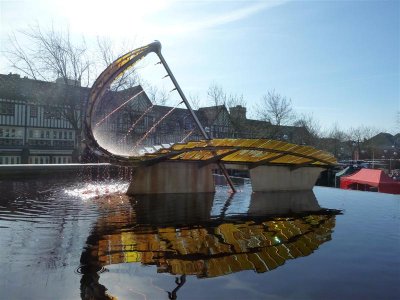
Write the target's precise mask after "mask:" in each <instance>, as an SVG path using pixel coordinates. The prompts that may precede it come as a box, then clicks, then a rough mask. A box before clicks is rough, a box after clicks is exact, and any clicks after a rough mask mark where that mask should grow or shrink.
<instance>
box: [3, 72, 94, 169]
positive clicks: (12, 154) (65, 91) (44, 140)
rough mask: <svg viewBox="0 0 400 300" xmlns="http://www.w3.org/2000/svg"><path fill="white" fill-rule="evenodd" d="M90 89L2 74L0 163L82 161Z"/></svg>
mask: <svg viewBox="0 0 400 300" xmlns="http://www.w3.org/2000/svg"><path fill="white" fill-rule="evenodd" d="M88 93H89V89H88V88H83V87H80V86H79V85H66V84H65V83H64V82H62V81H57V82H45V81H39V80H32V79H28V78H20V76H19V75H17V74H11V73H10V74H9V75H3V74H0V164H20V163H31V164H45V163H71V162H77V161H78V140H79V139H80V128H81V124H82V121H81V118H82V113H81V112H82V107H83V104H84V101H85V99H86V98H87V95H88Z"/></svg>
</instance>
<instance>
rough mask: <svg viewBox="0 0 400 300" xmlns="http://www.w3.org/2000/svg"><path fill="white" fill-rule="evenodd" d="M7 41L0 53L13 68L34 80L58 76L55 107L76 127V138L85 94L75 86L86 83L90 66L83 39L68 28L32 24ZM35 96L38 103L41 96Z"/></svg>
mask: <svg viewBox="0 0 400 300" xmlns="http://www.w3.org/2000/svg"><path fill="white" fill-rule="evenodd" d="M8 45H9V47H8V49H6V50H5V51H3V55H4V57H5V58H6V59H7V60H8V61H9V63H10V65H11V67H12V68H13V69H14V70H16V71H18V72H19V73H22V74H23V75H25V76H27V77H30V78H33V79H36V80H45V81H55V80H57V83H58V85H57V87H56V88H55V89H54V90H53V91H52V93H53V95H50V96H53V99H56V101H57V103H54V105H55V106H54V109H55V110H59V113H60V114H61V116H63V117H64V118H65V119H66V120H67V121H68V122H69V123H70V124H71V126H72V127H73V128H74V129H75V130H76V132H77V141H78V142H79V141H80V129H81V128H80V127H81V124H82V122H81V118H82V112H83V105H84V100H86V96H87V95H83V94H82V93H80V92H79V91H78V90H79V87H80V86H88V85H89V82H90V81H91V78H90V75H91V73H90V68H91V66H92V62H91V60H90V59H89V55H88V48H87V46H86V42H85V40H84V39H83V38H82V39H81V40H80V41H73V39H72V37H71V35H70V32H69V30H68V29H67V30H65V31H62V30H59V31H58V30H55V29H54V28H53V27H52V28H50V29H48V30H43V29H42V28H41V27H40V26H39V25H35V26H32V27H29V28H28V29H27V30H21V31H17V32H15V33H13V34H11V35H10V36H9V43H8ZM32 97H35V96H34V95H32ZM37 98H38V99H35V100H36V101H38V102H39V103H40V101H42V99H40V98H41V97H37ZM46 104H48V103H46Z"/></svg>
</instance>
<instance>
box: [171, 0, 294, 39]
mask: <svg viewBox="0 0 400 300" xmlns="http://www.w3.org/2000/svg"><path fill="white" fill-rule="evenodd" d="M286 2H288V1H287V0H281V1H264V2H259V3H256V4H253V5H250V6H246V7H244V8H240V9H236V10H232V11H230V12H228V13H225V14H222V15H218V16H213V17H209V18H206V19H204V20H200V21H197V22H191V23H190V22H189V23H185V25H184V26H182V25H181V24H179V25H173V26H170V27H168V26H167V27H166V28H165V30H164V31H168V32H169V33H189V32H194V31H200V30H205V29H209V28H213V27H217V26H221V25H225V24H228V23H232V22H236V21H240V20H242V19H246V18H248V17H250V16H251V15H254V14H257V13H259V12H261V11H263V10H267V9H271V8H273V7H277V6H280V5H283V4H285V3H286Z"/></svg>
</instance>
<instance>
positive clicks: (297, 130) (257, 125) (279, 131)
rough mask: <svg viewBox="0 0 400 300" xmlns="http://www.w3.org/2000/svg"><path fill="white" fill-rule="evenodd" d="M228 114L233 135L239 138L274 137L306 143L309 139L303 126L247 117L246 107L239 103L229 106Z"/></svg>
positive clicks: (308, 134)
mask: <svg viewBox="0 0 400 300" xmlns="http://www.w3.org/2000/svg"><path fill="white" fill-rule="evenodd" d="M230 116H231V120H232V123H233V125H234V127H235V136H236V137H239V138H258V139H259V138H264V139H276V140H284V141H288V142H292V143H296V144H307V143H308V141H309V139H310V133H309V132H308V130H307V129H306V128H305V127H297V126H276V125H272V124H271V123H270V122H268V121H261V120H252V119H247V117H246V108H245V107H243V106H241V105H237V106H235V107H231V108H230Z"/></svg>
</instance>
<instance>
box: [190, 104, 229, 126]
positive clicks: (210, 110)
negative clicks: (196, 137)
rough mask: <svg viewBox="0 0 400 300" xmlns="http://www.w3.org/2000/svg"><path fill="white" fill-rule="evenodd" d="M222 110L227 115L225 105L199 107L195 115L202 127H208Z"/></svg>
mask: <svg viewBox="0 0 400 300" xmlns="http://www.w3.org/2000/svg"><path fill="white" fill-rule="evenodd" d="M223 110H226V113H228V110H227V109H226V106H225V105H218V106H209V107H201V108H199V109H198V110H197V111H196V112H195V113H196V116H197V118H199V121H200V123H201V124H202V125H204V126H210V125H212V124H213V123H214V121H215V120H216V119H217V117H218V115H219V114H220V113H221V112H222V111H223Z"/></svg>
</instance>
